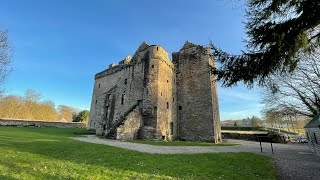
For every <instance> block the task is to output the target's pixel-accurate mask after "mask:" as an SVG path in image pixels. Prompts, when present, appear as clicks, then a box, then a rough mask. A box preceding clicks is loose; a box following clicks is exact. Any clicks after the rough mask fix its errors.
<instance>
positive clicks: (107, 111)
mask: <svg viewBox="0 0 320 180" xmlns="http://www.w3.org/2000/svg"><path fill="white" fill-rule="evenodd" d="M108 114H109V106H107V108H106V118H107V117H108Z"/></svg>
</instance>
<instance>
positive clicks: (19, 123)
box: [0, 119, 86, 128]
mask: <svg viewBox="0 0 320 180" xmlns="http://www.w3.org/2000/svg"><path fill="white" fill-rule="evenodd" d="M0 126H35V127H55V128H85V127H86V124H84V123H77V122H48V121H29V120H12V119H0Z"/></svg>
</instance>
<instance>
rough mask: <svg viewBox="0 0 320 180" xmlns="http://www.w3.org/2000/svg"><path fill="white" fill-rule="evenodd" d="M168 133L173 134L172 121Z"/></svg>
mask: <svg viewBox="0 0 320 180" xmlns="http://www.w3.org/2000/svg"><path fill="white" fill-rule="evenodd" d="M170 135H173V122H170Z"/></svg>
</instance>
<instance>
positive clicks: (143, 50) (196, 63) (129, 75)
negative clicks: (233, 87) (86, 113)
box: [88, 42, 221, 142]
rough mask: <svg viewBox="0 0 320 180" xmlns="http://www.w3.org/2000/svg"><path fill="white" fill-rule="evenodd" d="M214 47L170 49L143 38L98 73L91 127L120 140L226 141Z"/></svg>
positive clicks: (89, 126)
mask: <svg viewBox="0 0 320 180" xmlns="http://www.w3.org/2000/svg"><path fill="white" fill-rule="evenodd" d="M211 66H215V62H214V59H213V57H212V53H211V50H210V48H205V47H203V46H200V45H195V44H192V43H190V42H186V43H185V44H184V46H183V47H182V49H181V50H180V51H179V52H176V53H173V54H172V62H171V61H170V60H169V58H168V53H167V52H166V51H165V50H164V48H162V47H161V46H158V45H148V44H146V43H145V42H143V43H142V44H141V45H140V47H139V48H138V50H137V51H136V52H135V54H134V56H133V57H132V58H131V57H130V56H127V57H126V58H125V59H124V60H122V61H120V62H119V65H114V64H111V65H109V68H108V69H106V70H104V71H102V72H100V73H98V74H96V75H95V82H94V88H93V94H92V102H91V109H90V117H89V122H88V128H90V129H95V130H96V134H97V135H101V136H105V137H107V138H114V139H119V140H133V139H145V140H161V139H163V140H186V141H207V142H220V141H221V127H220V115H219V106H218V96H217V85H216V77H215V76H214V75H213V74H211V73H210V67H211Z"/></svg>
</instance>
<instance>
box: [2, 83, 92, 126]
mask: <svg viewBox="0 0 320 180" xmlns="http://www.w3.org/2000/svg"><path fill="white" fill-rule="evenodd" d="M88 117H89V111H88V110H83V111H81V110H79V109H76V108H73V107H71V106H66V105H58V106H57V108H56V107H55V104H54V103H53V102H52V101H43V100H41V94H40V93H39V92H37V91H34V90H30V89H29V90H27V91H26V92H25V94H24V96H17V95H2V96H0V118H10V119H26V120H44V121H59V122H72V121H73V122H87V121H88Z"/></svg>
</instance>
